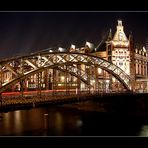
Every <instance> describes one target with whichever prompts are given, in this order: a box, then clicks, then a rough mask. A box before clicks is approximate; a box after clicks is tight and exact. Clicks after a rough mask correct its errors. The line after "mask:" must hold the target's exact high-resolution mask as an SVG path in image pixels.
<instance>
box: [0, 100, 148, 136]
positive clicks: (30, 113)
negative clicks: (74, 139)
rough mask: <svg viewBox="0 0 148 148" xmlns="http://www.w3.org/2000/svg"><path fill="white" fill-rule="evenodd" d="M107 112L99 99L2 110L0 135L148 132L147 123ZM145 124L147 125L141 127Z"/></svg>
mask: <svg viewBox="0 0 148 148" xmlns="http://www.w3.org/2000/svg"><path fill="white" fill-rule="evenodd" d="M100 113H103V114H100ZM105 113H106V109H105V108H104V105H103V104H98V103H97V102H85V103H84V102H83V103H78V104H69V105H61V106H55V107H51V106H49V107H42V108H32V109H28V110H17V111H11V112H7V113H1V114H2V118H1V120H0V136H7V135H9V136H65V135H66V136H67V135H69V136H75V135H78V136H81V135H97V136H102V135H103V136H110V135H113V136H116V135H117V136H118V135H119V136H122V135H123V136H148V126H147V125H146V124H143V123H140V124H136V122H137V120H131V121H129V120H128V119H126V118H125V119H124V118H123V119H122V118H121V117H118V116H117V117H116V116H115V118H112V116H110V115H109V116H108V115H107V116H106V114H105ZM141 125H145V126H143V127H142V128H141V129H140V127H141ZM139 131H140V132H139ZM137 132H138V133H139V134H137Z"/></svg>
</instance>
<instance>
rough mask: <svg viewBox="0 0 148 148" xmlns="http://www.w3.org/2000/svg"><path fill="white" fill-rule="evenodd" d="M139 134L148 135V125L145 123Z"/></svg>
mask: <svg viewBox="0 0 148 148" xmlns="http://www.w3.org/2000/svg"><path fill="white" fill-rule="evenodd" d="M139 136H142V137H148V125H143V126H142V128H141V131H140V134H139Z"/></svg>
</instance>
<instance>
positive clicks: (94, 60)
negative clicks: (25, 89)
mask: <svg viewBox="0 0 148 148" xmlns="http://www.w3.org/2000/svg"><path fill="white" fill-rule="evenodd" d="M15 60H17V62H18V63H19V65H22V67H21V66H19V67H18V69H17V70H14V69H13V67H12V66H11V67H10V66H9V67H8V69H10V70H11V71H12V72H13V73H16V77H15V78H14V79H13V80H11V81H10V82H8V83H7V84H5V85H3V86H2V87H1V88H0V93H1V92H3V91H4V90H6V89H7V88H8V87H9V86H10V85H13V84H15V83H17V82H19V81H20V80H23V79H25V78H26V77H28V76H30V75H32V74H34V73H37V72H39V71H43V70H45V69H49V68H56V69H59V70H63V71H64V70H65V69H60V67H61V66H62V65H68V66H73V67H75V65H81V64H84V65H89V66H98V67H100V68H101V69H103V70H105V71H107V72H108V73H110V74H111V75H113V76H114V77H115V78H116V79H117V80H119V81H120V82H121V83H122V84H123V86H124V87H125V88H126V89H127V90H130V77H129V76H128V75H127V74H126V73H125V72H124V71H123V70H122V69H120V68H119V67H117V66H116V65H114V64H112V63H110V62H108V61H106V60H104V59H102V58H99V57H96V56H92V55H88V54H82V53H59V52H56V53H49V52H48V53H40V54H32V55H29V56H24V57H17V58H12V59H10V60H8V61H7V60H4V61H1V62H0V65H1V67H3V66H8V65H9V64H11V63H12V62H13V61H15ZM22 60H23V62H24V63H25V64H24V65H23V64H21V61H22ZM26 64H27V65H28V66H30V67H31V68H34V69H33V70H28V71H26V72H25V73H24V74H23V75H21V76H20V75H19V73H18V71H19V70H20V68H23V69H25V66H26ZM75 69H77V67H75ZM67 72H68V73H70V74H72V75H75V76H76V77H79V78H80V79H81V80H82V81H83V82H84V83H86V84H88V82H87V81H86V80H85V79H84V78H83V77H80V76H78V75H76V74H75V73H74V71H71V72H70V71H67ZM89 85H90V84H89Z"/></svg>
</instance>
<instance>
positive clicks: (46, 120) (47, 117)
mask: <svg viewBox="0 0 148 148" xmlns="http://www.w3.org/2000/svg"><path fill="white" fill-rule="evenodd" d="M48 124H49V116H48V114H44V129H48Z"/></svg>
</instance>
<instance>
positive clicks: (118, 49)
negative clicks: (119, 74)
mask: <svg viewBox="0 0 148 148" xmlns="http://www.w3.org/2000/svg"><path fill="white" fill-rule="evenodd" d="M111 47H112V49H111V50H112V51H111V55H112V59H111V61H112V63H114V64H115V65H117V66H118V67H120V68H121V69H122V70H123V71H124V72H125V73H127V74H128V75H130V49H129V40H128V39H127V37H126V35H125V33H124V26H123V25H122V21H121V20H118V24H117V27H116V33H115V35H114V37H113V39H112V41H111Z"/></svg>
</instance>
